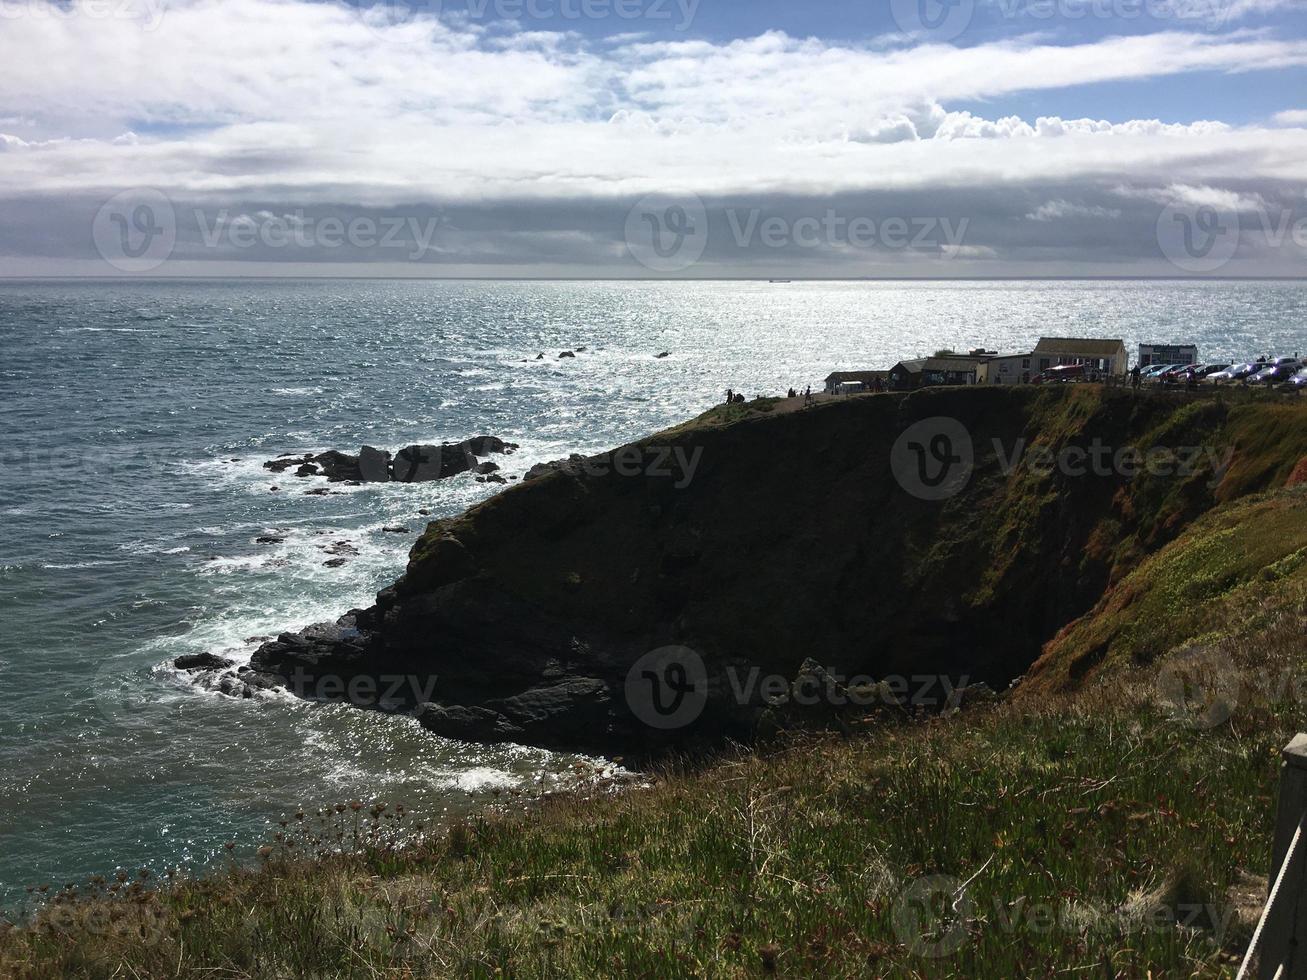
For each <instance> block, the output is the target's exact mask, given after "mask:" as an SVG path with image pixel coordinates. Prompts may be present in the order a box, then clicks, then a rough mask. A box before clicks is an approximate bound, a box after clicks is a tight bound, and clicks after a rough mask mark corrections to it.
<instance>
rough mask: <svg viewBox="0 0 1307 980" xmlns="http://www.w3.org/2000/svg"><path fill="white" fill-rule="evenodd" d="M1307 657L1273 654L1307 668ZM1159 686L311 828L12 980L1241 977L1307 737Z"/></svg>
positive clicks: (887, 725)
mask: <svg viewBox="0 0 1307 980" xmlns="http://www.w3.org/2000/svg"><path fill="white" fill-rule="evenodd" d="M1303 623H1307V619H1304V620H1303V622H1300V623H1299V624H1298V628H1299V629H1301V627H1302V625H1303ZM1231 642H1236V641H1231ZM1238 642H1244V643H1245V645H1246V649H1245V652H1248V651H1251V650H1252V649H1253V645H1254V641H1252V640H1248V641H1238ZM1299 646H1300V644H1298V643H1297V642H1296V637H1295V636H1294V635H1293V634H1292V633H1291V632H1288V633H1279V634H1276V638H1275V639H1273V641H1272V642H1271V643H1269V644H1267V643H1266V642H1264V641H1258V642H1257V650H1258V656H1259V657H1260V662H1261V663H1262V665H1263V667H1264V668H1266V669H1270V667H1271V666H1272V665H1273V664H1275V665H1278V667H1279V668H1280V669H1284V670H1293V671H1301V668H1302V666H1303V664H1302V662H1301V657H1302V651H1301V650H1300V649H1299ZM1158 690H1159V688H1158V686H1157V684H1156V683H1155V682H1154V680H1153V677H1152V675H1151V674H1148V673H1146V672H1143V671H1134V672H1132V673H1129V674H1127V675H1123V677H1122V678H1119V679H1117V680H1116V681H1115V682H1114V683H1112V684H1100V685H1095V686H1094V687H1093V689H1092V690H1091V691H1087V692H1084V693H1082V694H1081V695H1080V696H1079V697H1078V698H1077V699H1074V700H1071V701H1059V702H1057V703H1056V704H1055V705H1044V706H1041V707H1039V708H1038V709H1032V708H1031V707H1029V706H1026V705H1023V704H1020V703H1000V704H998V705H996V706H993V707H983V708H974V709H968V710H967V711H965V712H963V713H961V714H957V715H953V716H951V717H944V718H933V719H916V720H891V719H888V718H885V719H878V720H874V721H873V722H872V723H870V724H868V725H867V726H865V730H863V731H861V732H860V733H859V734H857V735H854V736H851V737H836V736H811V735H810V736H795V737H793V738H792V739H790V740H789V741H787V742H786V743H785V744H782V745H778V746H774V747H773V748H771V749H769V750H763V751H759V752H756V753H753V754H740V755H733V756H727V757H724V758H722V759H719V760H717V761H715V762H713V763H711V764H709V765H708V766H706V767H685V768H683V769H681V770H679V771H666V772H663V773H661V774H659V775H658V776H657V777H656V778H655V779H654V780H653V783H652V785H651V786H648V787H646V788H640V789H631V790H627V791H625V792H622V793H616V794H614V793H605V792H603V791H602V790H601V789H600V788H598V787H595V788H592V790H591V791H590V792H577V793H574V794H565V795H562V796H554V797H551V798H549V799H546V800H541V801H534V802H533V803H531V804H529V805H525V806H524V805H522V803H521V801H516V800H515V801H513V804H512V805H511V806H510V805H508V804H505V805H504V806H503V807H502V808H501V809H499V810H497V811H493V812H487V813H486V814H485V815H483V816H481V817H480V818H478V819H474V820H471V821H467V822H461V823H457V824H454V825H452V826H444V827H439V828H434V829H432V828H423V829H422V830H418V828H416V827H415V826H414V825H412V822H411V818H410V817H409V816H408V815H407V814H404V813H402V812H396V811H395V810H394V809H393V808H385V809H381V808H379V807H361V808H358V809H353V808H350V807H341V808H339V812H337V811H333V812H330V813H326V814H312V815H304V816H303V817H296V816H295V815H291V816H289V817H288V818H287V822H286V823H287V825H286V828H285V830H284V831H283V833H282V837H281V839H280V840H274V841H272V842H270V844H269V846H268V847H267V848H266V850H265V852H264V856H263V857H262V860H261V866H260V867H257V868H253V869H250V868H239V867H235V866H233V867H231V868H227V869H219V870H216V871H214V872H212V873H211V874H210V875H209V876H207V877H205V878H202V879H199V880H181V879H175V880H172V881H170V882H165V883H163V884H162V885H161V886H152V884H151V883H150V882H138V883H127V882H121V883H120V882H116V881H111V882H109V883H105V884H101V885H93V886H91V887H90V888H89V889H88V888H83V889H79V890H78V892H77V893H76V894H72V893H69V892H65V893H62V894H61V895H60V896H59V897H58V898H57V899H56V900H55V901H54V902H53V903H52V904H49V905H47V906H46V907H45V908H44V910H43V911H42V912H41V913H40V914H39V915H38V916H37V918H36V923H35V925H34V926H33V927H32V928H24V929H14V930H11V931H9V932H8V933H7V935H5V936H4V937H3V938H0V973H3V975H5V976H31V977H65V976H90V977H140V978H145V977H177V976H182V977H201V976H203V977H213V976H223V977H259V978H266V977H328V976H330V977H337V976H340V977H359V978H365V977H378V976H385V977H449V976H467V977H495V976H518V977H558V976H567V977H591V976H601V977H606V976H611V977H628V976H644V977H685V976H703V977H749V976H765V975H771V974H775V975H780V976H837V977H841V976H848V977H855V976H868V975H879V976H890V975H892V976H905V977H977V976H982V977H1014V976H1045V975H1052V974H1053V973H1055V972H1058V973H1060V972H1063V971H1085V972H1087V973H1089V974H1090V975H1094V976H1121V977H1141V976H1147V975H1149V974H1150V973H1151V975H1152V976H1221V975H1229V974H1230V973H1231V972H1232V968H1233V960H1234V955H1235V954H1236V953H1237V952H1239V951H1240V950H1241V947H1242V945H1243V944H1244V943H1245V942H1246V940H1247V937H1248V930H1249V926H1250V922H1251V915H1252V914H1255V909H1252V910H1249V909H1247V908H1244V909H1242V910H1241V909H1240V908H1239V907H1237V905H1236V904H1235V903H1234V902H1233V901H1232V900H1231V899H1228V898H1227V890H1228V889H1229V888H1230V886H1231V885H1232V884H1234V883H1237V882H1238V881H1239V880H1240V877H1241V875H1242V874H1243V873H1245V872H1247V871H1252V872H1254V873H1256V874H1260V875H1265V873H1266V871H1267V864H1268V860H1269V854H1268V850H1269V841H1270V833H1271V820H1272V813H1273V801H1274V795H1275V789H1276V778H1277V775H1276V773H1277V767H1278V754H1277V753H1278V749H1279V748H1280V747H1281V746H1282V745H1283V744H1284V743H1285V742H1287V740H1288V738H1289V737H1290V736H1291V734H1292V733H1293V732H1295V731H1296V730H1298V729H1299V728H1301V727H1303V725H1304V722H1305V721H1307V719H1304V717H1303V716H1304V711H1303V706H1302V704H1300V703H1297V702H1295V701H1294V700H1292V699H1288V698H1285V697H1283V696H1264V695H1267V694H1270V695H1274V694H1275V692H1274V691H1273V690H1270V689H1269V688H1268V689H1267V690H1261V689H1258V690H1257V691H1251V690H1250V693H1249V694H1248V695H1247V696H1244V697H1241V698H1240V699H1239V701H1238V703H1237V705H1236V706H1235V707H1234V709H1233V710H1232V711H1231V712H1230V714H1229V717H1228V720H1227V719H1223V721H1222V724H1220V725H1219V726H1216V727H1213V728H1211V729H1201V728H1195V727H1194V725H1193V724H1192V723H1191V721H1192V719H1193V717H1195V716H1194V715H1192V714H1190V713H1189V712H1188V711H1180V712H1179V714H1176V712H1175V710H1173V708H1174V706H1172V707H1171V708H1168V707H1167V706H1165V705H1163V704H1162V703H1160V702H1159V698H1158V695H1157V692H1158ZM1259 691H1260V693H1259ZM401 842H406V844H405V845H404V846H400V845H401ZM333 851H334V852H337V853H331V852H333ZM933 876H945V884H946V885H947V887H948V889H949V890H950V891H951V890H953V889H956V888H958V887H959V886H960V885H961V884H962V883H963V882H967V883H968V884H967V887H966V890H965V893H964V895H963V898H962V900H961V901H960V902H959V904H958V909H959V910H960V913H961V914H960V915H959V913H957V912H954V911H952V908H951V905H952V903H951V902H950V903H949V904H948V905H945V904H944V902H943V898H942V893H940V892H936V893H934V894H933V903H932V902H931V899H932V895H931V894H927V895H925V896H924V901H925V902H926V904H924V905H923V904H922V901H918V897H920V896H917V897H914V896H915V895H916V893H915V892H914V889H923V888H926V887H927V886H928V885H930V883H931V882H932V881H933V880H934V878H933ZM922 882H925V883H926V884H925V885H923V884H921V883H922ZM114 886H117V887H116V888H115V890H114V891H112V892H111V891H109V889H110V888H114ZM1254 891H1256V889H1254ZM927 908H929V909H932V910H933V911H932V912H931V913H930V914H929V915H926V914H925V913H924V912H923V910H924V909H927ZM1177 917H1178V918H1180V919H1181V920H1182V922H1181V923H1177V922H1176V921H1175V920H1176V918H1177ZM914 922H917V923H921V924H922V925H923V927H922V928H916V927H914V925H913V923H914ZM941 939H942V940H943V941H944V943H945V945H944V946H943V951H944V953H945V955H937V956H936V955H925V954H926V953H928V952H930V951H931V950H930V948H929V947H930V945H931V944H933V943H936V942H938V941H940V940H941Z"/></svg>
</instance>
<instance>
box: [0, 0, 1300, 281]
mask: <svg viewBox="0 0 1307 980" xmlns="http://www.w3.org/2000/svg"><path fill="white" fill-rule="evenodd" d="M1304 272H1307V0H945V2H941V0H785V2H781V0H385V2H371V0H356V2H344V0H71V2H69V0H64V2H59V3H52V2H50V0H0V275H8V276H23V275H146V276H160V275H305V274H309V275H359V274H362V275H417V276H624V277H636V276H689V277H714V276H762V277H786V278H791V277H792V278H799V277H808V276H834V277H861V276H870V277H890V276H1023V275H1035V276H1058V275H1168V276H1172V275H1265V276H1269V275H1288V276H1301V275H1303V274H1304Z"/></svg>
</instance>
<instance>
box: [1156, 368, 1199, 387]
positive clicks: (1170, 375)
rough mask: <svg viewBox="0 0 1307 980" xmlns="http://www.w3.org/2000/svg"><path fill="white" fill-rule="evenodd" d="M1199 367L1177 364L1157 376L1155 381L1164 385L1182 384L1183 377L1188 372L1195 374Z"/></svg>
mask: <svg viewBox="0 0 1307 980" xmlns="http://www.w3.org/2000/svg"><path fill="white" fill-rule="evenodd" d="M1200 367H1202V365H1201V364H1178V365H1176V366H1175V367H1173V368H1168V369H1167V370H1165V371H1163V372H1162V373H1161V374H1159V375H1158V376H1157V380H1158V381H1160V382H1161V383H1162V384H1164V385H1174V384H1183V383H1184V380H1185V375H1187V374H1188V373H1189V372H1190V371H1194V372H1197V371H1198V369H1199V368H1200Z"/></svg>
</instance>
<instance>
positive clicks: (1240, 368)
mask: <svg viewBox="0 0 1307 980" xmlns="http://www.w3.org/2000/svg"><path fill="white" fill-rule="evenodd" d="M1264 367H1266V363H1265V362H1264V361H1247V362H1245V363H1243V364H1232V365H1230V366H1229V367H1228V368H1226V369H1225V370H1224V371H1217V372H1216V373H1215V374H1212V375H1209V376H1208V378H1207V380H1208V381H1210V382H1211V383H1212V384H1228V383H1229V382H1231V381H1242V380H1243V379H1244V378H1246V377H1248V376H1249V375H1251V374H1256V373H1257V372H1258V371H1260V370H1261V369H1262V368H1264Z"/></svg>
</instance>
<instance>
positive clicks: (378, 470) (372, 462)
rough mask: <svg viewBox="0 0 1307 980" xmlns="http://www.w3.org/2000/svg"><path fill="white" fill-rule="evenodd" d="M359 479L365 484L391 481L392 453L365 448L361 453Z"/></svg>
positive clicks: (369, 447)
mask: <svg viewBox="0 0 1307 980" xmlns="http://www.w3.org/2000/svg"><path fill="white" fill-rule="evenodd" d="M359 478H360V479H362V480H363V482H364V483H387V482H389V480H390V453H389V452H387V451H386V450H384V449H374V448H373V447H371V446H364V447H363V449H362V450H361V451H360V452H359Z"/></svg>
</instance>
